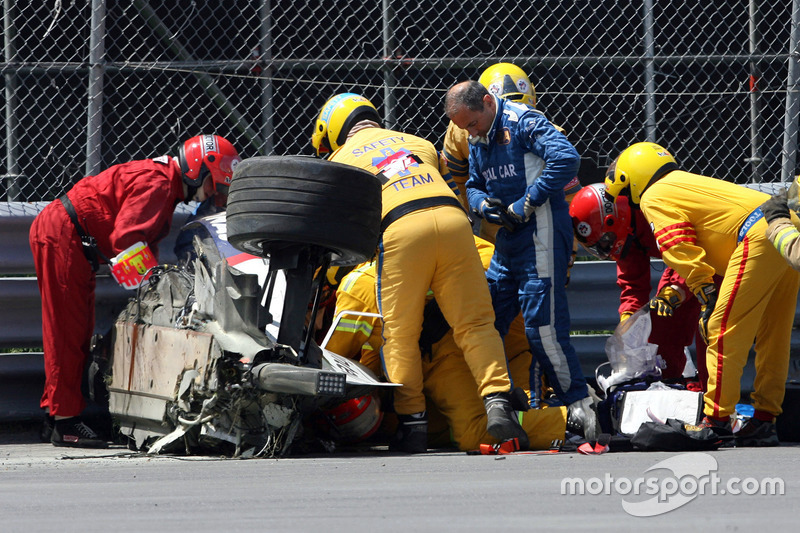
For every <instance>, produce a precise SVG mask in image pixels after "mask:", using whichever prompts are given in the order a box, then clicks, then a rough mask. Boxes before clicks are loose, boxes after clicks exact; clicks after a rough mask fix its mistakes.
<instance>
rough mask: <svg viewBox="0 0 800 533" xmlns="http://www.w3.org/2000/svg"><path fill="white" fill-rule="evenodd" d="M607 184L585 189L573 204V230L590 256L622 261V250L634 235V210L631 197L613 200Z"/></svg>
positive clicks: (570, 209)
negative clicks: (632, 215)
mask: <svg viewBox="0 0 800 533" xmlns="http://www.w3.org/2000/svg"><path fill="white" fill-rule="evenodd" d="M605 191H606V186H605V184H603V183H593V184H592V185H589V186H588V187H584V188H583V189H581V190H580V191H579V192H578V193H577V194H576V195H575V197H574V198H572V201H571V202H570V204H569V214H570V216H571V217H572V227H573V229H574V230H575V238H576V239H578V242H580V243H581V244H582V245H583V246H584V248H586V249H587V250H588V251H589V253H591V254H592V255H594V256H595V257H598V258H600V259H613V260H615V261H616V260H617V259H619V256H620V253H621V252H622V247H623V246H624V245H625V241H626V240H627V238H628V235H630V234H631V231H632V230H631V208H630V205H629V204H628V198H627V197H626V196H624V195H619V196H617V199H616V200H615V201H611V200H609V199H608V197H607V196H606V194H605Z"/></svg>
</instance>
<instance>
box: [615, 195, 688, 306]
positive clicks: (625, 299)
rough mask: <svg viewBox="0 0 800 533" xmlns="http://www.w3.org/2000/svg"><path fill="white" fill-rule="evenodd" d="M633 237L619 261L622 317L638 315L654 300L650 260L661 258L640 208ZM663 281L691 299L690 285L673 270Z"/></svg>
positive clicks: (667, 269) (634, 214) (634, 212)
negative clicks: (626, 314) (631, 314)
mask: <svg viewBox="0 0 800 533" xmlns="http://www.w3.org/2000/svg"><path fill="white" fill-rule="evenodd" d="M631 216H632V217H633V224H632V226H633V234H632V236H631V239H630V240H629V241H628V242H627V243H626V244H625V248H623V250H622V253H621V254H620V258H619V259H618V260H617V285H618V286H619V288H620V297H619V314H620V315H622V313H626V312H630V313H632V312H634V311H637V310H639V309H641V308H642V307H644V306H645V305H646V304H647V302H648V301H649V300H650V258H651V257H654V258H656V259H661V252H660V251H659V250H658V245H657V244H656V239H655V237H654V236H653V232H652V230H651V229H650V225H649V224H648V223H647V220H646V219H645V218H644V215H643V214H642V211H641V210H640V209H636V208H633V209H631ZM661 278H662V282H663V281H665V280H666V282H667V283H668V284H670V285H675V286H677V287H678V288H679V289H680V290H681V291H683V296H684V300H685V299H686V298H687V297H691V292H690V291H689V288H688V287H687V286H686V282H685V281H684V279H683V278H682V277H680V275H679V274H678V273H677V272H676V271H675V270H674V269H673V268H670V267H665V270H664V273H663V274H662V276H661Z"/></svg>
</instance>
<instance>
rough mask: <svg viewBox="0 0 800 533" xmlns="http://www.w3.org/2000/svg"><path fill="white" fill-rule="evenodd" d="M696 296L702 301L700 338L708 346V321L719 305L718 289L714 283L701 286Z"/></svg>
mask: <svg viewBox="0 0 800 533" xmlns="http://www.w3.org/2000/svg"><path fill="white" fill-rule="evenodd" d="M695 296H697V299H698V300H699V301H700V324H699V329H700V336H701V337H703V340H704V341H705V343H706V344H708V319H709V318H711V313H713V312H714V306H716V305H717V287H716V286H715V285H714V284H713V283H706V284H705V285H701V286H700V289H699V290H698V291H697V292H696V293H695Z"/></svg>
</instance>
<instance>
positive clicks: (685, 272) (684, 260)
mask: <svg viewBox="0 0 800 533" xmlns="http://www.w3.org/2000/svg"><path fill="white" fill-rule="evenodd" d="M768 198H769V196H768V195H767V194H765V193H762V192H758V191H755V190H753V189H748V188H747V187H743V186H740V185H735V184H733V183H729V182H725V181H722V180H720V179H716V178H710V177H707V176H700V175H698V174H692V173H689V172H684V171H680V170H675V171H672V172H670V173H669V174H667V175H665V176H664V177H662V178H661V179H660V180H658V181H656V182H655V183H653V184H652V185H650V187H648V188H647V189H646V190H645V191H644V193H643V195H642V200H641V208H642V211H643V213H644V215H645V217H646V218H647V220H648V221H649V222H650V223H651V225H652V228H653V234H654V235H655V238H656V241H657V242H658V246H659V250H660V251H661V254H662V257H663V258H664V261H665V262H667V263H668V264H669V265H670V266H672V267H673V268H674V269H675V270H677V271H678V273H679V274H680V275H681V276H682V277H683V278H684V279H685V280H686V284H687V285H688V286H689V288H690V289H691V291H692V293H695V294H696V293H697V291H698V290H699V288H700V286H701V285H704V284H706V283H713V282H714V280H713V276H714V275H715V274H719V275H720V276H722V275H724V274H725V270H726V268H727V267H728V261H729V259H730V257H731V254H733V251H734V250H735V249H736V246H737V243H738V242H739V232H740V230H743V229H746V228H743V224H744V223H745V220H747V219H748V217H749V216H750V215H751V214H752V213H753V212H754V211H755V209H756V208H757V207H758V206H759V205H761V204H762V203H763V202H764V201H765V200H767V199H768Z"/></svg>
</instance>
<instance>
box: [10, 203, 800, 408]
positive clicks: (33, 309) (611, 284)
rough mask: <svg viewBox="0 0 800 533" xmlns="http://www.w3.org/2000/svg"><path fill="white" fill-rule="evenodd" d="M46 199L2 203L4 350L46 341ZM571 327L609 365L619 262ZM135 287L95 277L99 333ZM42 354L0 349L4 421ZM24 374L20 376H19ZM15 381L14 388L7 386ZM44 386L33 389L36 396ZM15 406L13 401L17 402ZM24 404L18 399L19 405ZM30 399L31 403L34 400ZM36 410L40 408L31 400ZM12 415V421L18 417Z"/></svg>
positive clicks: (577, 281)
mask: <svg viewBox="0 0 800 533" xmlns="http://www.w3.org/2000/svg"><path fill="white" fill-rule="evenodd" d="M45 205H46V203H13V202H11V203H0V350H3V349H9V348H29V349H30V348H37V347H40V346H41V345H42V340H41V335H42V334H41V325H42V322H41V300H40V297H39V290H38V287H37V284H36V277H35V273H34V267H33V256H32V255H31V251H30V247H29V244H28V231H29V229H30V225H31V223H32V222H33V219H34V217H35V216H36V214H38V213H39V211H41V209H42V208H43V207H44V206H45ZM189 215H190V211H189V209H188V208H187V207H186V206H183V205H181V206H179V208H178V210H176V213H175V215H174V218H173V224H172V229H171V232H170V234H169V236H168V237H167V238H165V240H164V241H162V243H160V245H159V250H160V251H161V257H160V260H161V261H162V262H167V263H169V262H174V261H175V260H176V258H175V256H174V253H173V246H174V242H175V238H176V237H177V234H178V232H179V231H180V228H181V226H182V225H183V223H184V222H185V220H186V219H187V218H188V216H189ZM651 268H652V271H653V272H652V276H651V277H652V282H653V286H654V287H655V284H656V283H657V282H658V279H659V277H660V273H661V271H663V268H664V264H663V262H661V261H655V260H654V261H651ZM567 295H568V298H569V304H570V315H571V321H572V329H573V331H576V332H579V333H578V334H576V335H574V336H573V337H572V342H573V345H574V347H575V349H576V351H577V352H578V354H579V355H580V357H581V364H582V367H583V370H584V373H585V374H586V375H587V376H591V377H593V376H594V372H595V369H596V368H597V366H598V365H599V364H601V363H603V362H605V361H606V360H607V359H606V356H605V342H606V340H607V338H608V335H607V334H602V333H594V334H581V333H580V332H598V331H600V332H603V331H610V330H613V329H614V328H615V327H616V325H617V323H618V314H617V308H618V305H619V288H618V287H617V285H616V265H615V263H613V262H611V261H578V262H577V263H576V264H575V266H574V267H573V270H572V277H571V282H570V285H569V287H568V289H567ZM130 296H131V293H130V291H126V290H124V289H122V288H121V287H119V286H118V285H117V284H116V283H115V282H114V281H113V279H112V278H111V275H110V274H109V273H108V270H107V267H106V270H103V269H101V271H100V272H99V273H98V277H97V294H96V330H97V331H105V330H107V329H108V328H109V327H110V325H111V324H112V323H113V321H114V320H115V318H116V316H117V315H118V314H119V311H121V310H122V308H123V307H124V306H125V305H126V303H127V301H128V298H129V297H130ZM799 321H800V309H796V311H795V323H798V322H799ZM798 354H800V332H798V331H797V330H795V331H794V332H793V335H792V355H793V360H792V367H791V372H792V373H793V376H794V377H795V378H800V358H798ZM750 359H751V360H750V362H749V363H748V365H747V367H746V368H745V372H744V376H743V384H742V388H743V390H745V391H749V390H752V381H753V375H754V369H753V363H752V354H751V358H750ZM41 365H42V359H41V354H0V418H7V417H8V416H9V412H8V406H9V405H10V404H9V403H8V401H6V400H4V399H3V398H4V397H5V398H8V397H9V394H11V393H12V390H13V394H19V393H20V389H21V388H24V386H22V385H21V381H20V380H22V381H24V380H33V381H36V382H37V383H38V382H39V381H41V379H42V376H43V369H42V366H41ZM15 376H16V378H20V379H16V378H15ZM11 383H14V384H15V385H14V387H13V388H7V387H6V385H10V384H11ZM40 390H41V388H40V386H37V387H34V392H35V394H39V392H40ZM12 403H13V402H12ZM18 403H19V402H15V403H14V405H16V404H18ZM29 403H30V402H29ZM33 409H34V410H35V409H38V405H34V406H33ZM12 411H13V413H17V415H19V414H20V413H22V414H23V415H24V416H27V414H26V413H29V411H30V408H29V409H27V410H26V409H23V410H22V411H19V410H18V409H16V408H14V409H12ZM13 413H12V414H11V416H12V418H13V417H14V416H15V415H14V414H13Z"/></svg>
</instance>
